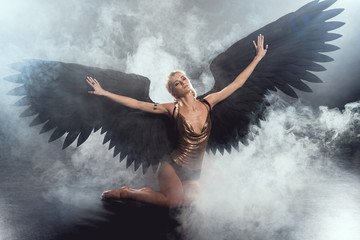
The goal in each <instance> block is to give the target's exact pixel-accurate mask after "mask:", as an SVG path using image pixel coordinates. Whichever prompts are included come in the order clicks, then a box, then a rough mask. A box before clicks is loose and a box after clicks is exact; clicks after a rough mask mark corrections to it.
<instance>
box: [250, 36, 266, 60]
mask: <svg viewBox="0 0 360 240" xmlns="http://www.w3.org/2000/svg"><path fill="white" fill-rule="evenodd" d="M253 44H254V46H255V49H256V57H258V58H259V59H262V58H263V57H264V56H265V54H266V52H267V49H268V47H269V45H267V44H266V46H265V49H264V35H261V34H260V35H259V36H258V39H257V43H255V41H254V40H253Z"/></svg>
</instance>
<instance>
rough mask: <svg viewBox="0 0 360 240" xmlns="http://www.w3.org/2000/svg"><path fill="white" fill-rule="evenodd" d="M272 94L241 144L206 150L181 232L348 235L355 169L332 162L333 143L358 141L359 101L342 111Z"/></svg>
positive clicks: (193, 235) (354, 216)
mask: <svg viewBox="0 0 360 240" xmlns="http://www.w3.org/2000/svg"><path fill="white" fill-rule="evenodd" d="M272 102H273V105H272V106H271V107H270V109H269V112H268V115H267V117H266V121H264V122H262V127H261V129H256V131H257V132H258V135H256V137H255V138H254V141H251V142H250V144H249V146H246V147H245V146H244V147H242V148H241V150H240V152H236V151H234V152H232V153H231V154H226V155H225V156H219V154H217V155H215V156H213V157H212V158H210V163H208V164H207V168H205V169H204V171H203V175H202V179H201V186H202V192H201V194H200V196H199V198H198V201H197V203H196V207H195V211H194V209H192V212H191V213H189V212H186V213H184V214H183V215H182V221H183V222H184V223H185V224H184V226H183V227H184V228H183V229H182V230H183V231H184V232H185V233H186V234H187V235H186V236H187V237H188V238H189V239H319V240H320V239H339V238H338V237H339V236H342V237H341V239H356V237H358V236H360V230H359V229H360V228H359V226H360V224H359V223H360V206H359V204H358V203H357V199H358V198H359V197H360V190H359V186H360V182H359V177H358V176H356V175H353V173H351V171H349V170H347V169H344V168H341V167H340V166H339V164H338V163H339V160H341V159H339V158H338V151H339V149H337V148H341V147H345V146H346V144H349V143H350V142H351V141H353V142H354V143H357V144H359V142H360V134H359V125H358V124H359V121H360V113H359V110H360V102H357V103H351V104H348V105H346V107H345V110H344V111H343V112H341V111H339V110H336V109H330V110H329V109H327V108H325V107H320V109H319V111H313V110H312V109H311V108H309V107H306V106H303V105H301V104H300V103H298V104H297V105H295V106H287V104H284V103H283V102H282V101H281V100H279V99H277V100H275V101H274V99H273V100H272ZM254 130H255V129H254ZM354 130H357V131H354ZM334 146H336V147H337V148H335V147H334ZM344 157H345V156H344ZM346 157H349V156H346ZM208 159H209V158H208ZM350 160H351V159H350V158H348V159H347V161H350ZM335 233H336V234H335Z"/></svg>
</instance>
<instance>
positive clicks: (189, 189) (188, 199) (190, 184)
mask: <svg viewBox="0 0 360 240" xmlns="http://www.w3.org/2000/svg"><path fill="white" fill-rule="evenodd" d="M182 184H183V191H184V197H183V203H184V204H185V205H191V204H192V203H193V202H194V201H195V199H196V198H197V197H198V195H199V194H200V185H199V181H197V180H189V181H184V182H182Z"/></svg>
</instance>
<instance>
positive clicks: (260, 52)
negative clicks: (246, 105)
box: [205, 34, 268, 107]
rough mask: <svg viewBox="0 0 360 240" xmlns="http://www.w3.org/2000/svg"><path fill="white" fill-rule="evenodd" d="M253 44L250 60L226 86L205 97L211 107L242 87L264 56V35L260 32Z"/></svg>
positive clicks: (265, 50)
mask: <svg viewBox="0 0 360 240" xmlns="http://www.w3.org/2000/svg"><path fill="white" fill-rule="evenodd" d="M253 44H254V47H255V49H256V56H255V57H254V59H253V60H252V62H251V63H250V64H249V65H248V66H247V67H246V68H245V69H244V70H243V71H242V72H241V73H240V74H239V75H238V76H237V77H236V78H235V80H234V81H233V82H232V83H230V84H229V85H228V86H226V87H225V88H223V89H222V90H221V91H219V92H215V93H212V94H209V95H208V96H206V97H205V99H206V100H207V101H208V102H209V103H210V104H211V107H214V106H215V105H216V104H217V103H219V102H221V101H223V100H224V99H226V98H227V97H229V96H230V95H231V94H232V93H233V92H235V91H236V90H237V89H239V88H240V87H242V86H243V85H244V83H245V82H246V80H247V79H248V78H249V77H250V75H251V73H252V72H253V71H254V69H255V67H256V65H257V64H258V63H259V62H260V60H261V59H262V58H263V57H264V56H265V54H266V52H267V49H268V45H266V48H265V49H264V36H263V35H261V34H260V35H259V36H258V39H257V43H255V41H253Z"/></svg>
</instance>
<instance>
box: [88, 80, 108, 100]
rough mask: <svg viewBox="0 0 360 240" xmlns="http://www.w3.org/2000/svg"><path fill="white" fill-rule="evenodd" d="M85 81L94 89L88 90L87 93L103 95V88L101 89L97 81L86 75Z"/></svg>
mask: <svg viewBox="0 0 360 240" xmlns="http://www.w3.org/2000/svg"><path fill="white" fill-rule="evenodd" d="M86 81H87V83H88V84H89V85H90V86H91V87H92V88H93V89H94V91H88V93H91V94H95V95H99V96H102V95H104V93H105V90H104V89H102V87H101V86H100V84H99V82H98V81H97V80H96V79H95V78H92V77H87V78H86Z"/></svg>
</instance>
